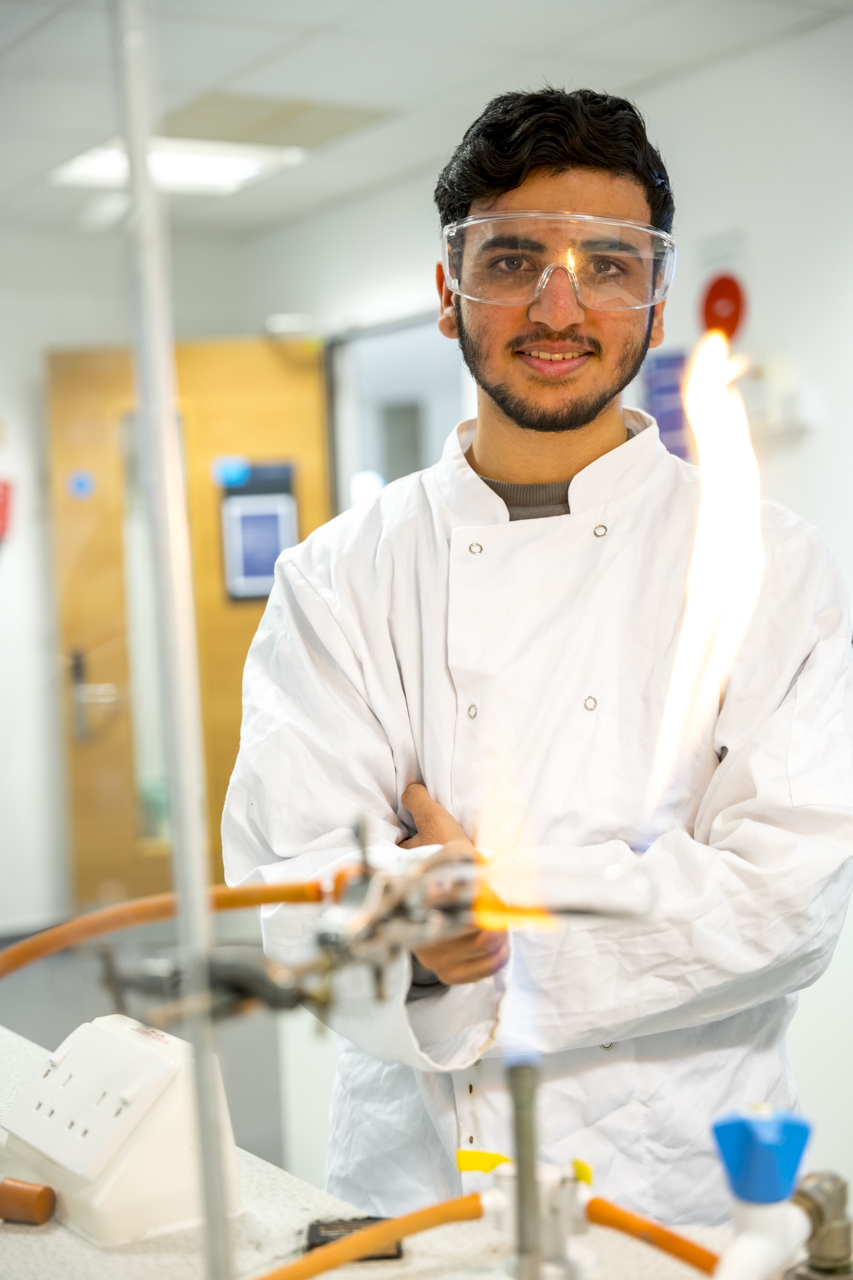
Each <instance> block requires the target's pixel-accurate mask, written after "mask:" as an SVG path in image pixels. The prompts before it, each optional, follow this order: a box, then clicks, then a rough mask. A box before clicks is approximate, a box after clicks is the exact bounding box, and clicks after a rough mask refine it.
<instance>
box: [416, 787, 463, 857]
mask: <svg viewBox="0 0 853 1280" xmlns="http://www.w3.org/2000/svg"><path fill="white" fill-rule="evenodd" d="M403 804H404V805H405V806H406V808H407V809H408V811H409V813H410V814H411V815H412V817H413V818H414V820H415V826H416V827H417V829H418V834H417V835H416V836H412V838H411V839H410V840H401V841H400V848H401V849H418V848H420V846H421V845H422V844H460V845H464V846H465V848H466V849H468V850H469V852H471V853H473V852H474V846H473V845H472V843H471V841H470V840H469V839H468V837H467V836H466V834H465V832H464V831H463V830H462V828H461V827H460V825H459V823H458V822H457V821H456V819H455V818H452V817H451V816H450V814H449V813H448V812H447V810H446V809H442V807H441V805H440V804H436V802H435V801H434V800H433V798H432V796H431V795H430V793H429V792H428V791H427V789H426V787H424V786H421V784H420V783H419V782H412V783H410V784H409V786H408V787H406V790H405V791H404V792H403Z"/></svg>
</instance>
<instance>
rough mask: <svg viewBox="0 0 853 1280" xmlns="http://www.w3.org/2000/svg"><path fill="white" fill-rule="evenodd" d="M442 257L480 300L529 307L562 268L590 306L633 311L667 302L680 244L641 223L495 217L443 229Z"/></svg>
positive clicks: (534, 215) (455, 284)
mask: <svg viewBox="0 0 853 1280" xmlns="http://www.w3.org/2000/svg"><path fill="white" fill-rule="evenodd" d="M442 259H443V262H444V273H445V277H446V279H447V283H448V285H449V286H450V288H451V289H452V290H453V292H454V293H458V294H459V295H460V296H461V297H463V298H470V299H471V300H472V301H474V302H492V303H498V304H500V305H503V306H508V307H515V306H523V305H525V304H528V303H531V302H534V301H535V300H536V298H537V297H539V295H540V294H541V292H542V290H543V289H544V288H545V287H546V285H547V283H548V281H549V280H550V278H551V277H552V275H553V274H554V273H555V272H557V271H562V272H565V274H566V275H567V276H568V278H569V280H570V281H571V284H572V288H573V289H574V292H575V295H576V296H577V299H578V301H579V302H580V303H581V304H582V305H583V306H585V307H589V308H591V309H592V310H596V311H634V310H638V309H639V308H641V307H653V306H654V305H655V303H657V302H663V300H664V299H665V298H666V295H667V293H668V292H669V286H670V284H671V283H672V277H673V276H674V274H675V241H674V240H673V239H672V237H671V236H668V235H666V234H665V233H664V232H663V231H656V230H655V229H654V227H647V226H644V225H643V224H642V223H639V222H624V221H619V220H617V219H612V220H607V219H601V218H595V217H592V216H591V215H587V214H581V213H557V214H554V213H542V212H530V213H521V214H519V213H513V214H496V215H492V216H491V217H474V218H462V219H460V221H459V222H454V223H451V224H450V225H449V226H446V227H444V229H443V231H442Z"/></svg>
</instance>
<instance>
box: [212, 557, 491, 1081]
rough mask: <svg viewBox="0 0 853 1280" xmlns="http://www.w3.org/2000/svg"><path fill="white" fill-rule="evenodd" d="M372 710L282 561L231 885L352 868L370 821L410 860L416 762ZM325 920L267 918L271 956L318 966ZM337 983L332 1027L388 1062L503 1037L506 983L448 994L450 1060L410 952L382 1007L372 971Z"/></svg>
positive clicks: (321, 617)
mask: <svg viewBox="0 0 853 1280" xmlns="http://www.w3.org/2000/svg"><path fill="white" fill-rule="evenodd" d="M371 702H372V699H371V691H370V689H369V687H368V684H367V680H366V677H365V673H364V671H363V668H362V665H361V663H360V662H359V660H358V657H357V655H356V653H355V650H354V648H353V646H352V645H351V644H350V642H349V640H348V638H347V636H346V635H345V634H344V631H343V629H342V628H341V626H340V624H339V623H338V621H337V619H336V618H335V617H334V615H333V613H332V611H331V609H330V608H329V605H328V603H327V601H326V600H325V599H323V597H322V596H321V595H320V594H319V593H318V592H317V591H316V590H315V588H314V587H313V585H312V584H311V583H309V582H308V581H307V580H306V579H305V578H304V577H303V575H302V574H301V573H300V571H299V569H298V568H297V567H296V566H295V565H294V564H293V563H292V562H289V561H288V560H287V558H286V557H284V558H283V559H281V560H280V561H279V563H278V566H277V569H276V579H275V584H274V587H273V591H272V593H271V596H270V600H269V603H268V605H267V608H266V611H265V613H264V616H263V619H262V621H261V624H260V626H259V628H258V632H257V634H256V636H255V639H254V641H253V643H252V646H251V649H250V651H249V656H248V659H247V662H246V669H245V673H244V680H243V724H242V731H241V739H240V751H239V754H238V758H237V763H236V765H235V768H234V773H233V776H232V779H231V783H230V786H229V789H228V795H227V798H226V802H225V810H224V813H223V820H222V847H223V859H224V864H225V876H226V880H227V882H228V884H231V885H237V884H246V883H253V882H258V881H260V880H263V881H269V882H273V881H274V882H283V881H303V880H308V879H316V878H318V877H322V876H324V875H328V874H330V873H332V872H333V871H334V870H335V869H336V867H337V866H339V865H341V864H342V863H343V862H345V861H351V860H352V858H353V855H354V852H355V848H354V842H353V837H352V826H353V822H354V821H355V819H356V818H358V817H360V816H361V817H364V818H366V819H367V823H368V829H369V834H370V843H371V856H372V857H373V858H374V859H375V860H376V861H378V862H381V861H383V860H385V861H388V860H392V859H393V860H395V861H396V860H399V859H400V858H401V857H405V856H406V855H405V853H404V852H403V851H400V850H398V849H397V847H396V845H397V840H398V839H400V838H401V837H402V836H405V835H406V834H407V832H406V828H405V827H404V826H403V824H402V823H401V822H400V820H399V818H398V816H397V812H396V808H395V805H396V802H397V801H396V797H397V796H398V794H399V793H400V791H401V790H402V789H403V787H404V785H405V783H406V782H407V781H408V778H409V777H411V776H416V775H414V774H413V773H412V770H413V769H414V768H415V767H416V766H415V765H414V764H413V761H412V760H411V759H407V758H406V752H405V748H401V749H400V750H399V751H398V756H399V757H401V758H398V759H396V760H395V753H394V751H393V750H392V746H391V743H390V742H389V740H388V737H387V735H386V733H385V731H384V729H383V727H382V725H381V724H380V721H379V719H378V718H377V716H376V714H375V713H374V711H373V710H372V706H371ZM398 718H399V717H398ZM401 771H402V772H401ZM406 774H408V776H406ZM422 852H423V851H419V852H418V855H414V854H413V855H410V856H422ZM318 913H319V908H317V907H315V906H312V905H299V906H288V905H286V904H282V905H279V906H269V907H264V908H262V909H261V924H262V930H263V938H264V949H265V951H266V953H267V954H268V955H269V956H270V957H271V958H273V959H277V960H279V961H281V962H282V963H286V964H288V963H290V964H292V963H295V962H299V961H301V960H305V959H308V958H309V956H310V955H311V954H312V953H313V950H314V948H313V935H314V928H315V925H316V923H317V918H318ZM336 981H337V989H336V999H335V1002H334V1005H333V1008H332V1010H331V1011H330V1013H329V1014H328V1015H324V1019H325V1020H326V1021H328V1023H329V1025H330V1026H332V1027H333V1028H334V1029H335V1030H337V1031H339V1032H340V1034H342V1035H344V1036H346V1037H347V1039H349V1040H351V1041H353V1043H355V1044H358V1045H360V1046H361V1047H362V1048H364V1049H366V1050H367V1051H368V1052H370V1053H372V1054H374V1055H375V1056H377V1057H380V1058H383V1059H385V1060H388V1061H400V1062H407V1063H409V1064H410V1065H412V1066H417V1067H422V1068H430V1067H434V1066H443V1065H445V1060H446V1063H447V1065H450V1066H457V1065H463V1064H465V1063H467V1062H471V1061H473V1060H474V1058H476V1057H477V1053H478V1051H479V1049H480V1048H481V1047H482V1046H483V1044H487V1043H490V1042H491V1039H492V1037H493V1035H494V1031H495V1025H496V1024H495V1010H496V1008H497V1007H498V1004H499V996H500V992H501V990H502V980H501V978H497V979H495V980H490V981H489V982H487V983H483V984H478V986H477V988H476V989H473V990H469V989H468V988H465V989H464V992H463V991H462V990H461V989H457V990H456V991H455V992H452V993H449V996H450V1000H449V1005H448V1008H453V1009H454V1010H455V1009H456V1008H457V1006H462V1007H463V1009H464V1012H463V1014H462V1015H461V1016H458V1015H457V1016H456V1017H455V1019H454V1021H455V1023H456V1024H457V1027H456V1030H455V1031H454V1032H453V1033H452V1035H451V1036H450V1042H449V1045H448V1046H447V1049H446V1053H445V1055H444V1058H443V1059H442V1061H441V1062H440V1063H435V1062H433V1060H432V1059H431V1058H430V1057H429V1055H427V1054H425V1053H424V1052H423V1051H422V1049H421V1047H420V1046H419V1043H418V1041H417V1038H416V1035H415V1033H414V1031H413V1029H412V1027H411V1025H410V1022H409V1019H408V1016H407V1011H406V996H407V993H408V989H409V985H410V981H411V967H410V959H409V956H408V955H406V954H402V955H400V956H398V958H397V960H396V961H395V962H394V963H393V964H392V965H391V966H390V968H389V971H388V973H387V974H386V982H385V986H386V998H385V999H384V1000H382V1001H377V1000H376V999H375V996H374V988H373V976H372V974H371V973H369V972H367V971H365V970H364V969H362V968H360V967H355V968H354V969H352V970H350V971H346V970H345V971H343V972H342V973H341V974H339V975H338V977H337V979H336ZM420 1003H424V1004H431V1003H434V1001H432V1000H427V1001H422V1002H420Z"/></svg>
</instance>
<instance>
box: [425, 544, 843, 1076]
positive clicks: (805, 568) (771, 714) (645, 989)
mask: <svg viewBox="0 0 853 1280" xmlns="http://www.w3.org/2000/svg"><path fill="white" fill-rule="evenodd" d="M763 594H764V599H763V601H760V602H759V610H758V611H757V614H756V617H755V619H754V622H753V625H752V626H751V628H750V632H749V634H748V636H747V638H746V640H745V642H744V645H743V647H742V650H741V653H740V655H739V657H738V661H737V663H736V666H735V669H734V670H733V671H732V674H731V678H730V681H729V686H728V689H727V691H726V695H725V699H724V702H723V706H722V709H721V713H720V716H719V719H718V721H717V724H716V731H715V741H714V746H715V748H716V750H717V752H718V753H719V755H720V756H721V757H722V760H721V763H720V765H719V767H718V768H717V769H716V770H715V772H714V774H713V777H712V780H711V783H710V786H709V787H708V789H707V791H706V793H705V795H704V796H703V798H702V801H701V804H700V806H699V810H698V814H697V817H696V822H695V826H694V830H693V832H692V833H690V832H688V831H685V830H671V831H669V832H667V833H666V834H665V835H663V836H662V837H661V838H659V839H658V840H656V841H655V842H654V843H653V844H652V845H651V846H650V847H649V849H648V850H647V852H646V853H645V854H644V855H642V856H643V858H644V866H645V867H646V868H647V869H648V872H649V874H650V875H651V876H652V877H653V879H654V882H655V884H656V885H657V889H658V894H659V904H658V909H657V911H656V913H655V915H654V916H653V917H652V918H649V919H639V920H636V919H635V920H628V919H621V920H616V919H605V918H595V917H574V918H570V919H568V920H567V921H566V922H565V924H564V925H563V927H562V928H561V930H560V931H559V933H557V934H548V933H541V934H533V933H527V934H516V935H515V937H514V939H513V956H512V961H511V969H510V975H511V976H510V992H511V993H512V992H513V991H514V990H516V991H519V992H521V993H522V996H523V998H522V999H521V1000H512V999H508V1000H507V1001H506V1002H505V1005H504V1010H503V1013H502V1015H501V1023H502V1026H501V1030H500V1032H499V1035H500V1037H501V1038H502V1039H503V1040H505V1041H512V1039H513V1038H514V1036H516V1035H517V1033H518V1028H513V1026H512V1025H510V1023H511V1019H512V1017H513V1016H518V1014H517V1012H516V1015H513V1010H516V1011H518V1010H519V1009H522V1010H523V1011H524V1012H523V1016H522V1017H521V1022H522V1023H523V1024H524V1029H523V1035H522V1039H524V1040H528V1039H531V1038H532V1040H533V1041H534V1042H535V1043H536V1047H537V1048H538V1049H540V1050H541V1051H542V1052H546V1053H555V1052H559V1051H561V1050H565V1049H570V1048H580V1047H587V1046H593V1045H596V1044H600V1043H607V1042H610V1041H617V1040H625V1039H628V1038H631V1037H635V1036H640V1035H649V1034H653V1033H657V1032H664V1031H671V1030H677V1029H682V1028H689V1027H697V1026H701V1025H703V1024H705V1023H709V1022H715V1021H718V1020H720V1019H723V1018H726V1017H728V1016H729V1015H732V1014H736V1013H738V1012H739V1011H741V1010H744V1009H748V1008H751V1007H754V1006H756V1005H759V1004H762V1003H764V1002H766V1001H770V1000H773V999H776V998H778V997H781V996H786V995H789V994H791V993H793V992H796V991H798V990H800V989H801V988H803V987H806V986H809V985H810V984H811V983H813V982H814V981H816V979H817V978H818V977H819V976H820V975H821V973H822V972H823V971H824V969H825V968H826V966H827V964H828V963H829V961H830V959H831V956H832V952H833V950H834V947H835V944H836V941H837V939H838V935H839V932H840V929H841V926H842V924H843V921H844V916H845V913H846V909H847V901H848V896H849V893H850V886H851V872H852V871H853V860H851V854H853V763H852V762H851V696H853V695H851V637H850V623H849V616H848V605H847V596H846V590H845V588H844V585H843V583H842V582H841V579H840V577H839V575H838V573H837V571H836V570H835V569H834V567H833V565H832V564H831V562H830V561H829V560H828V558H827V557H826V555H825V552H824V551H823V546H822V543H821V542H820V540H819V538H818V537H817V535H816V534H815V532H814V531H813V530H807V531H805V532H804V533H802V534H801V535H800V536H799V539H798V541H796V542H795V541H794V540H792V542H791V543H789V544H787V545H785V546H783V547H782V548H779V549H777V551H776V552H775V553H774V554H772V555H771V556H770V557H768V567H767V571H766V573H765V586H764V588H763ZM780 690H781V693H780ZM559 852H560V850H555V849H553V848H552V849H550V850H547V851H545V850H541V851H539V852H538V853H537V851H535V850H534V851H533V857H534V858H536V857H537V856H538V857H543V858H547V860H548V861H550V862H552V863H553V858H554V855H555V853H559ZM562 852H563V853H564V854H566V855H574V856H576V857H578V856H579V857H588V858H591V859H596V858H597V859H601V860H603V861H607V862H612V861H615V860H618V859H619V858H620V857H630V856H631V851H630V849H629V847H628V846H627V844H624V843H622V842H621V841H611V842H609V843H608V844H607V845H606V846H596V847H594V848H586V849H583V848H580V849H577V848H575V849H571V850H569V849H565V850H563V851H562ZM635 856H639V855H635ZM443 998H444V997H438V998H437V1000H436V1001H435V1002H432V1003H434V1004H437V1003H438V1002H439V1001H441V1000H442V999H443ZM424 1004H427V1005H428V1004H430V1002H429V1001H425V1002H424ZM439 1026H440V1027H441V1035H442V1037H447V1036H449V1035H452V1033H453V1030H454V1027H453V1021H452V1019H451V1020H448V1019H440V1018H437V1017H435V1016H433V1018H432V1022H431V1025H430V1026H429V1027H427V1026H424V1029H423V1030H424V1033H425V1034H429V1033H431V1034H433V1035H437V1033H438V1031H437V1029H438V1027H439ZM434 1051H435V1050H434V1049H431V1052H434Z"/></svg>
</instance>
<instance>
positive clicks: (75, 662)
mask: <svg viewBox="0 0 853 1280" xmlns="http://www.w3.org/2000/svg"><path fill="white" fill-rule="evenodd" d="M71 692H72V701H73V707H74V715H73V723H74V737H75V738H76V739H77V740H78V742H87V741H88V740H89V739H90V738H91V736H92V726H91V724H90V722H89V711H88V708H89V707H90V706H92V705H96V706H102V707H109V706H115V704H116V703H117V702H118V700H119V690H118V685H115V684H90V683H89V682H88V681H87V679H86V655H85V653H84V652H83V650H82V649H74V650H73V651H72V653H71Z"/></svg>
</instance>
